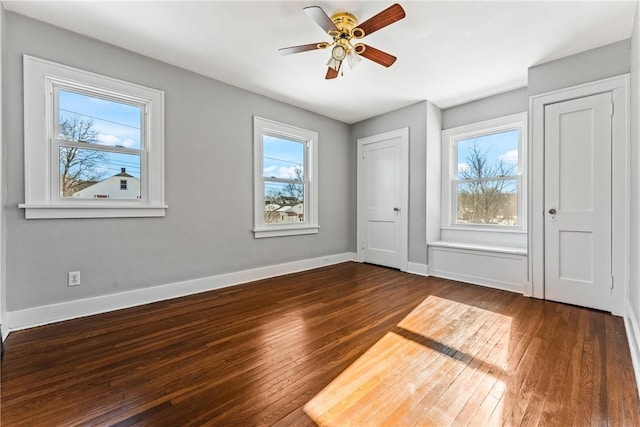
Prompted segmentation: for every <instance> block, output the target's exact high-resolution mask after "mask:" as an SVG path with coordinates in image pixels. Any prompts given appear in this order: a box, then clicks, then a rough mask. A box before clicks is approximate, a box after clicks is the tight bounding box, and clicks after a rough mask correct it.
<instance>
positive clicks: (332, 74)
mask: <svg viewBox="0 0 640 427" xmlns="http://www.w3.org/2000/svg"><path fill="white" fill-rule="evenodd" d="M341 66H342V61H340V64H338V69H337V70H336V69H334V68H331V67H329V68H327V75H326V76H325V79H327V80H329V79H335V78H336V77H338V71H339V70H340V67H341Z"/></svg>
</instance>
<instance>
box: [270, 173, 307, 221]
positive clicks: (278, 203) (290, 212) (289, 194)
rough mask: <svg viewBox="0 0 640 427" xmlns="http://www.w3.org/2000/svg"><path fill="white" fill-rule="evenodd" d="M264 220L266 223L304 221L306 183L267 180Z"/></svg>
mask: <svg viewBox="0 0 640 427" xmlns="http://www.w3.org/2000/svg"><path fill="white" fill-rule="evenodd" d="M264 222H265V224H289V223H300V222H304V184H303V183H298V182H291V183H283V182H268V181H267V182H265V183H264Z"/></svg>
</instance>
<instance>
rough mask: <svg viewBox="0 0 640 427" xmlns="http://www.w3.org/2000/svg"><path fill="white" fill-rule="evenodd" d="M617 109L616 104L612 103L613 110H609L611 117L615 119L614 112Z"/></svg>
mask: <svg viewBox="0 0 640 427" xmlns="http://www.w3.org/2000/svg"><path fill="white" fill-rule="evenodd" d="M615 109H616V104H614V103H613V102H611V109H610V110H609V115H610V116H611V117H613V114H614V111H615Z"/></svg>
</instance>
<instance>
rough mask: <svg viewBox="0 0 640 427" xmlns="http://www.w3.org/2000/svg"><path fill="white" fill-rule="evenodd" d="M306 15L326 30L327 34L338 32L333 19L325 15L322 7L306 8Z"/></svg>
mask: <svg viewBox="0 0 640 427" xmlns="http://www.w3.org/2000/svg"><path fill="white" fill-rule="evenodd" d="M302 10H304V13H306V14H307V15H308V16H309V18H311V19H313V20H314V21H315V23H316V24H318V25H319V26H320V28H322V29H323V30H324V32H325V33H328V32H329V31H332V30H333V31H338V28H337V27H336V24H334V23H333V21H332V20H331V18H329V16H328V15H327V14H326V13H325V11H324V10H322V8H321V7H320V6H309V7H305V8H304V9H302Z"/></svg>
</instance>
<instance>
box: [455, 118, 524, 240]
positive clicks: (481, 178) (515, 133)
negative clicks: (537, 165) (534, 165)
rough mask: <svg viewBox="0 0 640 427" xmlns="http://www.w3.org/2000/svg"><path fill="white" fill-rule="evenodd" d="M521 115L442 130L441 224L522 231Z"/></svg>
mask: <svg viewBox="0 0 640 427" xmlns="http://www.w3.org/2000/svg"><path fill="white" fill-rule="evenodd" d="M526 120H527V116H526V113H520V114H514V115H511V116H507V117H503V118H499V119H494V120H489V121H486V122H480V123H474V124H471V125H466V126H461V127H458V128H453V129H447V130H445V131H443V133H442V144H443V150H442V153H443V163H442V165H443V179H442V185H443V188H442V195H443V201H442V208H443V209H442V210H443V212H442V227H443V228H455V229H468V230H474V229H475V230H496V231H497V230H513V231H517V230H522V231H523V230H526V224H527V219H526V212H527V210H526V200H527V198H526V164H527V162H526V138H527V127H526Z"/></svg>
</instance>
